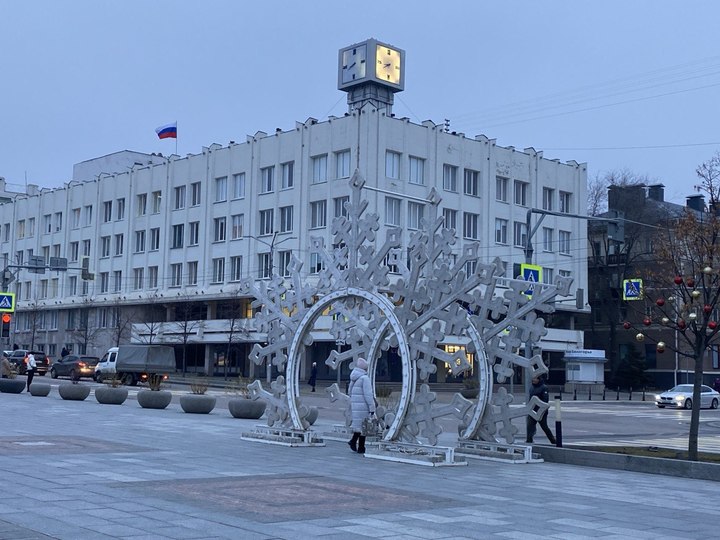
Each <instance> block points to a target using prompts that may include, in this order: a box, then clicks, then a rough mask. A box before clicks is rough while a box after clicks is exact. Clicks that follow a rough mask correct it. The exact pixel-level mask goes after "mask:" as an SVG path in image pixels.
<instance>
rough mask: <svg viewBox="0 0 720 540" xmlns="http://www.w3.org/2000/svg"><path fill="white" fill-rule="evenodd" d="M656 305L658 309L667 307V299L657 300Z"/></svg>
mask: <svg viewBox="0 0 720 540" xmlns="http://www.w3.org/2000/svg"><path fill="white" fill-rule="evenodd" d="M655 303H656V304H657V305H658V307H663V306H664V305H665V299H664V298H658V299H657V300H655Z"/></svg>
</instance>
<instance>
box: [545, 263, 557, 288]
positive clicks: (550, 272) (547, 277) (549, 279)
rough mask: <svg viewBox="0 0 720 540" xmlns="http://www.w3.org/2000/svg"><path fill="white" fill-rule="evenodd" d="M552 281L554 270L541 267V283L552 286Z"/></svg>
mask: <svg viewBox="0 0 720 540" xmlns="http://www.w3.org/2000/svg"><path fill="white" fill-rule="evenodd" d="M554 279H555V270H554V269H553V268H545V267H543V269H542V282H543V283H545V284H547V285H552V283H553V280H554Z"/></svg>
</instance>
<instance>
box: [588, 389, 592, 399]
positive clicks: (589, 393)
mask: <svg viewBox="0 0 720 540" xmlns="http://www.w3.org/2000/svg"><path fill="white" fill-rule="evenodd" d="M588 401H592V386H588Z"/></svg>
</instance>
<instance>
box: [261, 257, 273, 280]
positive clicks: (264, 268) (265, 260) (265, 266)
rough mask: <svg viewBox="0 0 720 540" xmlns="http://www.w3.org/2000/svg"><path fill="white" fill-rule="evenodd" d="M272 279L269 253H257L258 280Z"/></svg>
mask: <svg viewBox="0 0 720 540" xmlns="http://www.w3.org/2000/svg"><path fill="white" fill-rule="evenodd" d="M271 277H272V257H271V256H270V253H258V278H260V279H270V278H271Z"/></svg>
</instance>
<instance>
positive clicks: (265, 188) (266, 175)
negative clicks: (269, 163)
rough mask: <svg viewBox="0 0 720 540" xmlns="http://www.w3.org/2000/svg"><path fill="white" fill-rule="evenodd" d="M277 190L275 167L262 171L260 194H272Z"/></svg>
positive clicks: (265, 168) (264, 168)
mask: <svg viewBox="0 0 720 540" xmlns="http://www.w3.org/2000/svg"><path fill="white" fill-rule="evenodd" d="M274 189H275V167H274V166H273V167H263V168H262V169H260V193H271V192H272V191H273V190H274Z"/></svg>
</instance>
